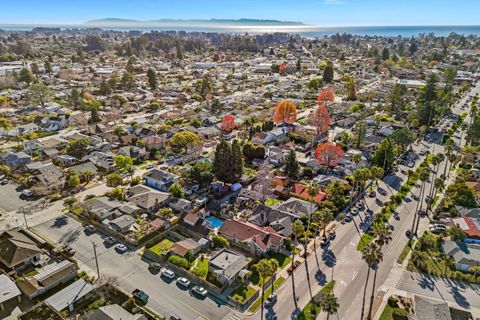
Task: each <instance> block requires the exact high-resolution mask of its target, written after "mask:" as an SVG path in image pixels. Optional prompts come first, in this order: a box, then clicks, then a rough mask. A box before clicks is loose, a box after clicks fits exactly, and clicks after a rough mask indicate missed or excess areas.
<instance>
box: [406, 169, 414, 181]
mask: <svg viewBox="0 0 480 320" xmlns="http://www.w3.org/2000/svg"><path fill="white" fill-rule="evenodd" d="M412 175H413V170H412V169H408V171H407V183H409V182H410V178H411V177H412Z"/></svg>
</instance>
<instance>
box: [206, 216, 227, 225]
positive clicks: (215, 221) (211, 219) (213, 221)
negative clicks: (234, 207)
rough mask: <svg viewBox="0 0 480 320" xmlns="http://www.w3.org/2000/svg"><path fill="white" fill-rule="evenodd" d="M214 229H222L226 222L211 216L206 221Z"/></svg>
mask: <svg viewBox="0 0 480 320" xmlns="http://www.w3.org/2000/svg"><path fill="white" fill-rule="evenodd" d="M206 220H207V221H208V222H209V224H210V226H211V227H212V228H220V227H221V226H222V224H223V222H224V220H223V219H220V218H217V217H213V216H210V217H208V218H207V219H206Z"/></svg>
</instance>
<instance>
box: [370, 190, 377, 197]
mask: <svg viewBox="0 0 480 320" xmlns="http://www.w3.org/2000/svg"><path fill="white" fill-rule="evenodd" d="M376 195H377V193H376V192H375V191H373V190H372V191H370V192H369V193H368V196H369V197H370V198H374V197H375V196H376Z"/></svg>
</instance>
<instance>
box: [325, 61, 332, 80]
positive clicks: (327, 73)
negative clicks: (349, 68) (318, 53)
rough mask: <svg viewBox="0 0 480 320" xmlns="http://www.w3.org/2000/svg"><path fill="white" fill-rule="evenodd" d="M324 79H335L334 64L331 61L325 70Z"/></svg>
mask: <svg viewBox="0 0 480 320" xmlns="http://www.w3.org/2000/svg"><path fill="white" fill-rule="evenodd" d="M323 81H325V82H332V81H333V65H332V63H331V62H328V63H327V66H326V67H325V69H324V70H323Z"/></svg>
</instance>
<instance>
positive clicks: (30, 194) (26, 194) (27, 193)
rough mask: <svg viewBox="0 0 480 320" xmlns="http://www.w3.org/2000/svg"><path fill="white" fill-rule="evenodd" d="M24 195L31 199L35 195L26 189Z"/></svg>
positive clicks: (23, 191)
mask: <svg viewBox="0 0 480 320" xmlns="http://www.w3.org/2000/svg"><path fill="white" fill-rule="evenodd" d="M22 195H24V196H25V197H31V196H32V195H33V192H32V190H29V189H25V190H22Z"/></svg>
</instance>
